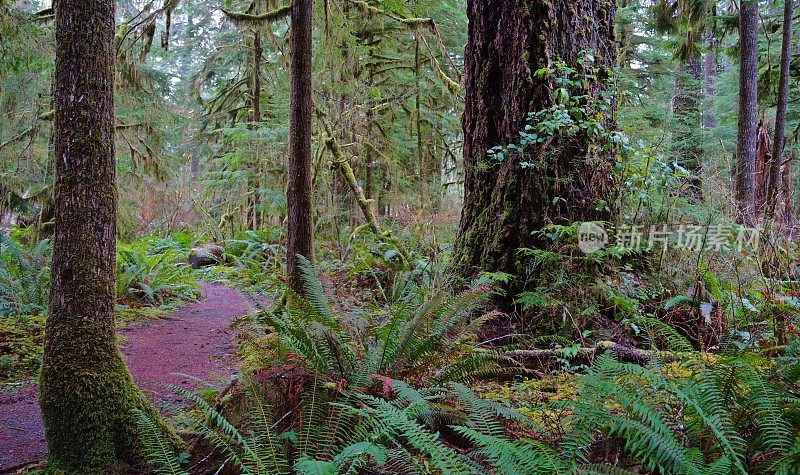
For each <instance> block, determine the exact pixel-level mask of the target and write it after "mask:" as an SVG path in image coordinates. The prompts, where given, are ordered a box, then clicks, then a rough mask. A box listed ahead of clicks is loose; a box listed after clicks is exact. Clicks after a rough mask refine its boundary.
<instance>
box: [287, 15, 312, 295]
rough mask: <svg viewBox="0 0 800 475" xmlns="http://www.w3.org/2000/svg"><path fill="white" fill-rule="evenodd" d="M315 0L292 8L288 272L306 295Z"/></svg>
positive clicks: (295, 286) (289, 278)
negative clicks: (303, 272)
mask: <svg viewBox="0 0 800 475" xmlns="http://www.w3.org/2000/svg"><path fill="white" fill-rule="evenodd" d="M312 6H313V2H312V0H295V1H294V4H293V5H292V14H291V18H292V27H291V31H290V40H289V41H290V42H291V61H292V64H291V70H292V82H291V97H290V98H289V183H288V187H287V193H286V200H287V205H288V242H287V246H286V253H287V256H286V273H287V281H288V284H289V288H291V289H292V290H294V291H295V292H298V293H302V289H303V282H302V278H301V273H300V268H299V262H298V259H297V256H298V255H300V256H304V257H305V258H307V259H308V260H312V259H313V257H314V248H313V245H314V237H313V227H312V222H311V219H312V218H311V206H312V204H311V114H312V113H313V110H314V109H313V107H314V105H313V98H312V89H311V33H312V24H311V14H312Z"/></svg>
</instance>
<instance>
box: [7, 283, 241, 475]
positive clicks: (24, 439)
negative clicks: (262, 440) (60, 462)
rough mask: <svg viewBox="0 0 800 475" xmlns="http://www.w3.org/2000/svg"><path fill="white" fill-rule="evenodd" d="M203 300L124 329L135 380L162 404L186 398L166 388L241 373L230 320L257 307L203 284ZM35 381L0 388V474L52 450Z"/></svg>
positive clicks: (233, 293)
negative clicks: (10, 388)
mask: <svg viewBox="0 0 800 475" xmlns="http://www.w3.org/2000/svg"><path fill="white" fill-rule="evenodd" d="M201 289H202V299H201V300H199V301H198V302H194V303H191V304H188V305H185V306H184V307H182V308H180V309H179V310H178V311H176V312H175V313H174V314H172V315H170V316H168V317H167V318H163V319H160V320H156V321H150V322H145V323H140V324H135V325H131V326H129V327H127V328H125V329H122V330H120V331H119V335H120V336H121V337H122V341H121V343H120V346H121V348H122V352H123V354H124V355H125V359H126V361H127V363H128V368H129V369H130V371H131V374H133V379H134V380H135V381H136V383H137V384H138V385H139V387H140V388H141V389H142V390H143V391H145V392H146V393H147V394H148V395H149V396H150V399H151V400H152V401H153V403H154V404H156V405H157V406H158V407H160V408H162V409H163V408H164V407H165V406H166V407H169V406H170V404H174V403H176V402H180V401H182V398H181V397H179V396H177V395H176V394H175V393H173V392H172V391H170V390H169V389H167V388H165V387H164V385H163V384H164V383H171V384H175V385H179V386H182V387H184V388H187V389H195V388H196V387H198V385H199V384H201V383H200V381H209V382H210V383H211V384H213V383H214V382H215V380H218V381H223V383H222V384H224V383H225V382H227V381H228V380H230V378H231V377H232V376H233V375H234V374H235V373H236V371H237V368H236V361H235V352H236V345H235V341H234V339H235V333H234V332H233V331H232V330H231V329H230V325H231V323H232V322H233V321H234V320H235V319H236V318H237V317H240V316H242V315H244V314H246V313H247V312H248V311H249V310H250V309H251V308H252V307H251V306H250V305H249V304H248V302H247V301H245V299H244V297H243V296H242V295H241V294H240V293H239V292H237V291H236V290H234V289H232V288H230V287H226V286H222V285H214V284H206V283H201ZM37 398H38V391H37V388H36V386H29V387H27V388H25V389H23V390H20V391H17V392H13V393H0V473H8V472H10V471H12V470H15V469H17V468H21V467H23V466H25V465H27V464H31V463H36V462H39V461H41V460H42V459H44V458H45V456H46V455H47V445H46V443H45V439H44V427H43V426H42V416H41V412H40V410H39V406H38V404H37Z"/></svg>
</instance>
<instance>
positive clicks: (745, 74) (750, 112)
mask: <svg viewBox="0 0 800 475" xmlns="http://www.w3.org/2000/svg"><path fill="white" fill-rule="evenodd" d="M739 17H740V18H739V42H740V50H741V58H740V61H739V132H738V138H737V145H736V153H737V167H736V201H737V206H738V216H737V217H736V218H737V219H738V220H739V221H740V222H742V223H743V224H747V225H752V224H754V222H755V210H754V201H755V172H756V147H757V140H758V139H757V128H758V2H757V1H756V0H742V4H741V8H740V11H739Z"/></svg>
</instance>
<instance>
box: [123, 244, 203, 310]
mask: <svg viewBox="0 0 800 475" xmlns="http://www.w3.org/2000/svg"><path fill="white" fill-rule="evenodd" d="M184 259H185V255H184V254H183V253H182V252H180V251H176V250H174V249H163V251H162V252H161V253H159V254H153V253H151V252H150V249H149V248H148V247H147V246H146V245H144V244H142V243H138V244H132V245H128V244H119V245H118V246H117V299H118V303H121V304H132V305H164V304H169V303H178V302H181V301H187V300H194V299H196V298H197V297H198V296H199V288H198V285H197V280H196V277H195V274H194V271H193V270H192V268H191V266H189V265H188V264H187V263H186V262H185V260H184Z"/></svg>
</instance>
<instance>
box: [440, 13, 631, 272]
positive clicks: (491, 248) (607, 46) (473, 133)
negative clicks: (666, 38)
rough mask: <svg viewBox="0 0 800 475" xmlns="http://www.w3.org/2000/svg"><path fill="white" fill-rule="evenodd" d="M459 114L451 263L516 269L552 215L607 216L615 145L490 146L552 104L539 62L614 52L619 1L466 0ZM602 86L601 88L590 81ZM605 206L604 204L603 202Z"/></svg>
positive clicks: (605, 57)
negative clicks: (608, 149)
mask: <svg viewBox="0 0 800 475" xmlns="http://www.w3.org/2000/svg"><path fill="white" fill-rule="evenodd" d="M468 15H469V41H468V44H467V50H466V59H465V60H466V108H465V112H464V116H463V128H464V167H465V195H464V200H465V203H464V210H463V212H462V217H461V225H460V231H459V233H458V237H457V239H456V244H455V249H454V257H453V263H452V270H453V271H454V272H456V273H457V274H458V275H460V276H461V277H463V278H470V277H472V276H473V275H475V274H476V273H477V272H478V271H479V270H487V271H504V272H508V273H512V274H518V273H519V271H520V269H521V267H520V262H519V261H518V253H517V250H518V249H519V248H520V247H526V246H531V247H535V246H536V240H535V238H533V237H532V236H531V233H532V232H534V231H536V230H540V229H542V228H543V227H544V226H546V225H548V224H550V223H559V224H563V223H572V222H575V221H584V220H608V219H610V217H611V212H610V209H608V208H603V207H602V206H600V207H598V204H599V203H600V202H601V201H607V202H609V203H610V202H611V201H612V198H611V197H612V195H613V194H614V190H615V189H616V184H615V180H614V179H613V177H612V173H611V169H612V166H613V163H614V156H613V152H612V153H609V154H606V155H604V156H602V157H600V159H599V160H596V159H589V158H587V156H588V155H589V154H588V150H589V148H590V143H589V140H582V139H581V138H578V139H577V140H576V139H575V138H573V139H571V140H569V141H560V140H553V141H551V142H549V143H546V144H545V145H544V146H541V147H540V148H538V149H536V150H531V151H530V152H526V153H525V158H524V161H527V162H533V163H534V164H535V166H534V167H528V168H523V167H522V166H521V162H522V161H523V159H522V157H520V156H519V154H517V153H512V154H511V155H510V156H509V157H508V158H507V159H506V160H504V161H502V162H500V163H489V160H487V151H488V150H489V149H490V148H492V147H494V146H496V145H508V144H512V143H513V144H515V143H518V142H519V133H520V131H521V130H522V128H523V127H524V125H525V121H526V118H527V114H528V113H529V112H531V111H537V110H542V109H546V108H548V107H550V106H551V105H552V104H553V101H554V98H553V85H552V82H551V81H549V80H547V79H543V78H535V77H534V72H535V71H537V70H539V69H540V68H543V67H550V66H553V65H554V63H555V62H556V61H558V60H562V61H564V62H565V63H566V64H568V65H571V66H574V65H575V64H576V61H577V60H578V59H579V57H580V55H581V52H583V51H591V52H592V53H593V55H594V56H595V65H596V66H599V67H611V66H612V65H613V64H614V62H615V57H616V52H615V46H614V31H613V25H614V2H613V1H612V0H579V1H571V2H549V1H544V0H539V1H532V0H527V1H505V0H470V1H469V2H468ZM593 89H596V88H593ZM600 208H602V209H600Z"/></svg>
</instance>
